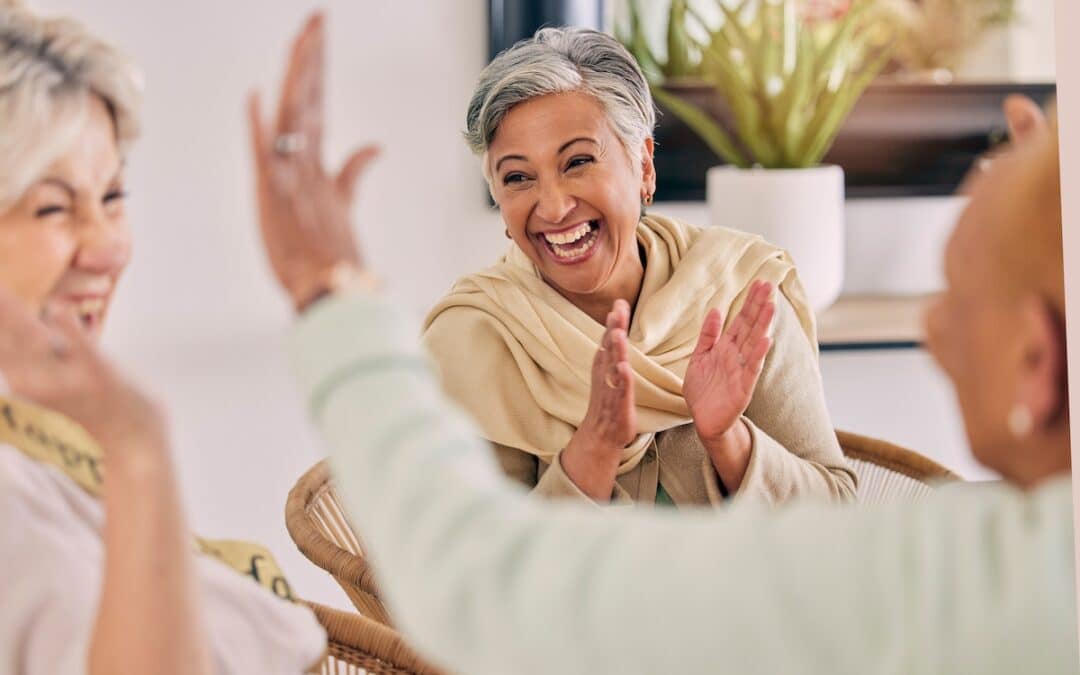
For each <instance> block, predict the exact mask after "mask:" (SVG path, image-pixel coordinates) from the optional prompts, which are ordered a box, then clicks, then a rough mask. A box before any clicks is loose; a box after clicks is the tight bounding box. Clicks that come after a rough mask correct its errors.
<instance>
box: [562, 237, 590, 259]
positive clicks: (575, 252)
mask: <svg viewBox="0 0 1080 675" xmlns="http://www.w3.org/2000/svg"><path fill="white" fill-rule="evenodd" d="M596 241H597V238H596V237H590V238H589V239H587V240H586V241H585V242H583V243H582V244H581V245H580V246H575V247H574V248H571V249H567V248H563V247H558V248H556V247H554V246H552V247H551V250H553V251H554V252H555V255H556V256H558V257H560V258H576V257H578V256H580V255H582V254H583V253H585V252H586V251H588V250H589V249H590V248H592V247H593V246H595V245H596Z"/></svg>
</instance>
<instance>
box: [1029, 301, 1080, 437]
mask: <svg viewBox="0 0 1080 675" xmlns="http://www.w3.org/2000/svg"><path fill="white" fill-rule="evenodd" d="M1020 320H1021V321H1022V322H1023V325H1024V326H1025V328H1024V335H1023V337H1022V340H1023V342H1022V344H1021V348H1022V353H1021V355H1022V359H1021V363H1020V377H1019V381H1018V386H1017V401H1016V402H1017V403H1021V404H1023V405H1025V406H1027V408H1028V410H1030V411H1031V416H1032V419H1033V421H1034V423H1035V428H1036V429H1045V428H1047V427H1049V426H1051V425H1053V424H1055V423H1056V422H1057V421H1058V419H1059V418H1060V417H1061V415H1062V414H1063V413H1064V412H1065V410H1066V408H1067V407H1068V404H1069V400H1068V386H1067V384H1066V383H1067V380H1066V361H1065V327H1064V325H1063V324H1062V322H1061V321H1060V320H1059V319H1058V317H1057V315H1056V313H1055V312H1054V311H1053V310H1052V309H1051V308H1050V305H1048V304H1047V303H1046V301H1045V300H1043V299H1042V298H1040V297H1038V296H1035V295H1030V296H1028V297H1027V298H1025V299H1024V300H1022V301H1021V318H1020Z"/></svg>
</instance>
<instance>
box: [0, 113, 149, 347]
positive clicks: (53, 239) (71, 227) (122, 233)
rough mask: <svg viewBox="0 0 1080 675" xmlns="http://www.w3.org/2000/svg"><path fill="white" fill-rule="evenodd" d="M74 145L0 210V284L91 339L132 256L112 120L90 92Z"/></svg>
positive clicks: (103, 318)
mask: <svg viewBox="0 0 1080 675" xmlns="http://www.w3.org/2000/svg"><path fill="white" fill-rule="evenodd" d="M76 138H78V142H77V143H75V144H73V145H72V147H71V148H70V149H69V150H68V151H67V152H66V153H65V154H64V155H63V156H61V157H59V158H58V159H57V160H56V161H55V162H53V164H52V165H51V166H49V167H48V169H47V170H46V171H45V172H44V173H43V174H42V175H41V176H40V177H39V178H38V179H37V180H36V181H35V182H34V183H33V184H32V185H31V186H30V187H29V188H28V189H27V190H26V191H25V192H24V193H23V194H22V196H21V197H20V198H19V199H18V200H17V201H16V202H15V203H14V204H13V205H12V206H11V207H10V208H8V209H7V211H6V212H4V213H0V284H3V285H4V286H6V287H7V288H10V289H12V290H13V291H14V292H15V293H16V295H18V296H19V297H20V298H22V299H23V300H24V301H25V302H26V304H27V305H28V306H29V307H30V308H31V309H32V310H34V311H35V312H40V311H41V310H42V309H44V308H45V307H49V309H50V310H56V311H62V312H74V313H76V314H77V315H78V316H79V318H80V320H81V322H82V325H83V326H84V327H85V328H86V330H87V331H88V332H89V333H90V334H92V335H94V336H95V337H96V336H98V335H99V334H100V332H101V327H102V323H103V322H104V320H105V316H106V314H107V311H108V308H109V304H110V301H111V300H112V296H113V291H114V289H115V287H116V282H117V280H118V278H119V277H120V274H121V273H122V272H123V271H124V268H125V267H126V266H127V263H128V259H129V257H130V254H131V235H130V233H129V231H128V228H127V219H126V216H125V213H124V206H123V197H124V192H123V181H122V176H121V170H122V164H123V163H122V159H121V156H120V152H119V149H118V147H117V143H116V131H115V123H114V121H113V118H112V115H111V114H110V113H109V110H108V108H107V107H106V105H105V103H104V101H102V100H101V99H100V98H98V97H96V96H94V97H93V100H92V102H91V104H90V106H89V112H88V114H87V116H86V120H85V123H84V125H83V128H82V129H81V131H80V133H79V134H78V135H77V137H76Z"/></svg>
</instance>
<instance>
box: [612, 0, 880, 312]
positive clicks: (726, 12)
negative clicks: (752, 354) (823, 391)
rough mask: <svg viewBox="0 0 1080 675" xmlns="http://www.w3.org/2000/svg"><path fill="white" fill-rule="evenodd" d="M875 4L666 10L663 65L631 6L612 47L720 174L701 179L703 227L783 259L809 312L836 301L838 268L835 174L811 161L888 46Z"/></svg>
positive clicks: (677, 0) (790, 2)
mask: <svg viewBox="0 0 1080 675" xmlns="http://www.w3.org/2000/svg"><path fill="white" fill-rule="evenodd" d="M873 2H874V0H713V2H712V4H711V5H710V8H711V9H713V10H714V11H713V12H711V16H707V15H704V14H703V13H702V11H700V10H699V8H698V6H699V5H701V3H695V4H694V5H691V4H689V3H688V2H687V1H686V0H673V1H672V3H671V6H670V10H669V13H668V26H667V55H666V59H663V60H662V59H660V58H658V57H657V56H656V54H655V53H654V51H653V50H652V49H651V48H650V46H649V43H648V40H647V36H646V34H645V31H644V26H645V22H644V21H643V20H642V17H641V13H640V8H639V7H638V6H637V3H636V2H634V1H631V2H630V4H629V31H628V32H627V33H626V34H625V35H623V36H622V40H623V42H624V44H626V45H627V47H628V48H629V49H630V51H631V52H632V53H633V54H634V55H635V58H637V59H638V61H639V63H640V64H641V66H642V69H643V70H644V71H645V73H646V76H647V77H648V78H649V80H650V83H651V86H652V90H653V96H654V98H655V99H656V101H657V102H658V103H659V104H660V106H661V107H662V108H663V109H664V110H666V111H668V112H670V113H671V114H674V115H676V116H677V117H679V118H680V119H681V120H682V121H683V122H685V123H686V125H687V126H689V127H690V128H691V129H692V130H693V131H695V132H696V133H697V134H698V135H699V136H700V137H701V139H702V140H703V141H704V142H705V144H706V145H708V147H709V148H711V149H712V151H713V152H714V153H715V154H716V155H717V157H719V158H720V159H721V160H722V161H723V163H724V164H723V165H720V166H716V167H713V168H711V169H709V171H708V175H707V181H706V185H707V187H706V193H707V199H708V204H709V213H710V220H711V224H712V225H719V226H725V227H731V228H734V229H740V230H744V231H748V232H753V233H756V234H760V235H762V236H763V237H765V239H767V240H768V241H769V242H771V243H773V244H775V245H777V246H780V247H781V248H784V249H786V250H787V251H789V252H790V253H791V255H792V257H793V258H794V260H795V262H796V263H797V264H798V266H799V270H800V275H801V276H802V279H803V283H804V285H805V287H806V290H807V294H808V295H809V297H810V301H811V304H812V305H813V306H814V308H815V309H823V308H824V307H827V306H828V305H830V304H832V302H833V301H835V300H836V298H837V297H838V296H839V294H840V288H841V285H842V283H843V268H844V239H843V233H844V174H843V170H842V169H841V168H840V167H838V166H822V165H821V161H822V158H823V157H824V156H825V154H826V153H827V152H828V150H829V148H830V147H831V145H832V143H833V141H834V140H835V138H836V134H837V132H838V131H839V129H840V126H841V125H842V124H843V122H844V120H845V119H846V118H847V115H848V113H849V112H850V111H851V109H852V107H853V106H854V105H855V102H856V101H857V100H858V98H859V96H860V95H861V94H862V92H863V90H864V89H865V88H866V86H867V85H869V84H870V82H871V81H872V80H873V79H874V77H875V76H876V75H877V74H878V72H880V70H881V68H882V67H883V66H884V65H885V64H886V62H887V61H888V59H889V55H890V50H891V46H892V31H891V30H890V29H889V28H888V26H886V25H884V24H883V23H881V22H880V21H876V20H873V19H872V16H871V15H870V14H869V13H868V12H867V10H868V9H870V7H871V6H872V4H873ZM701 9H704V7H702V8H701ZM703 84H704V85H707V87H708V89H707V90H704V91H706V92H707V93H708V96H709V98H710V99H711V100H702V98H701V92H702V91H703V88H702V85H703Z"/></svg>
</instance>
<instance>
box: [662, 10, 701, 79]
mask: <svg viewBox="0 0 1080 675" xmlns="http://www.w3.org/2000/svg"><path fill="white" fill-rule="evenodd" d="M686 10H687V5H686V0H671V10H670V11H669V12H668V30H667V50H668V60H667V67H666V68H665V69H664V74H665V75H666V76H668V77H686V76H687V75H690V74H692V73H693V71H694V66H693V63H692V61H691V59H690V38H689V36H688V35H687V34H686Z"/></svg>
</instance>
